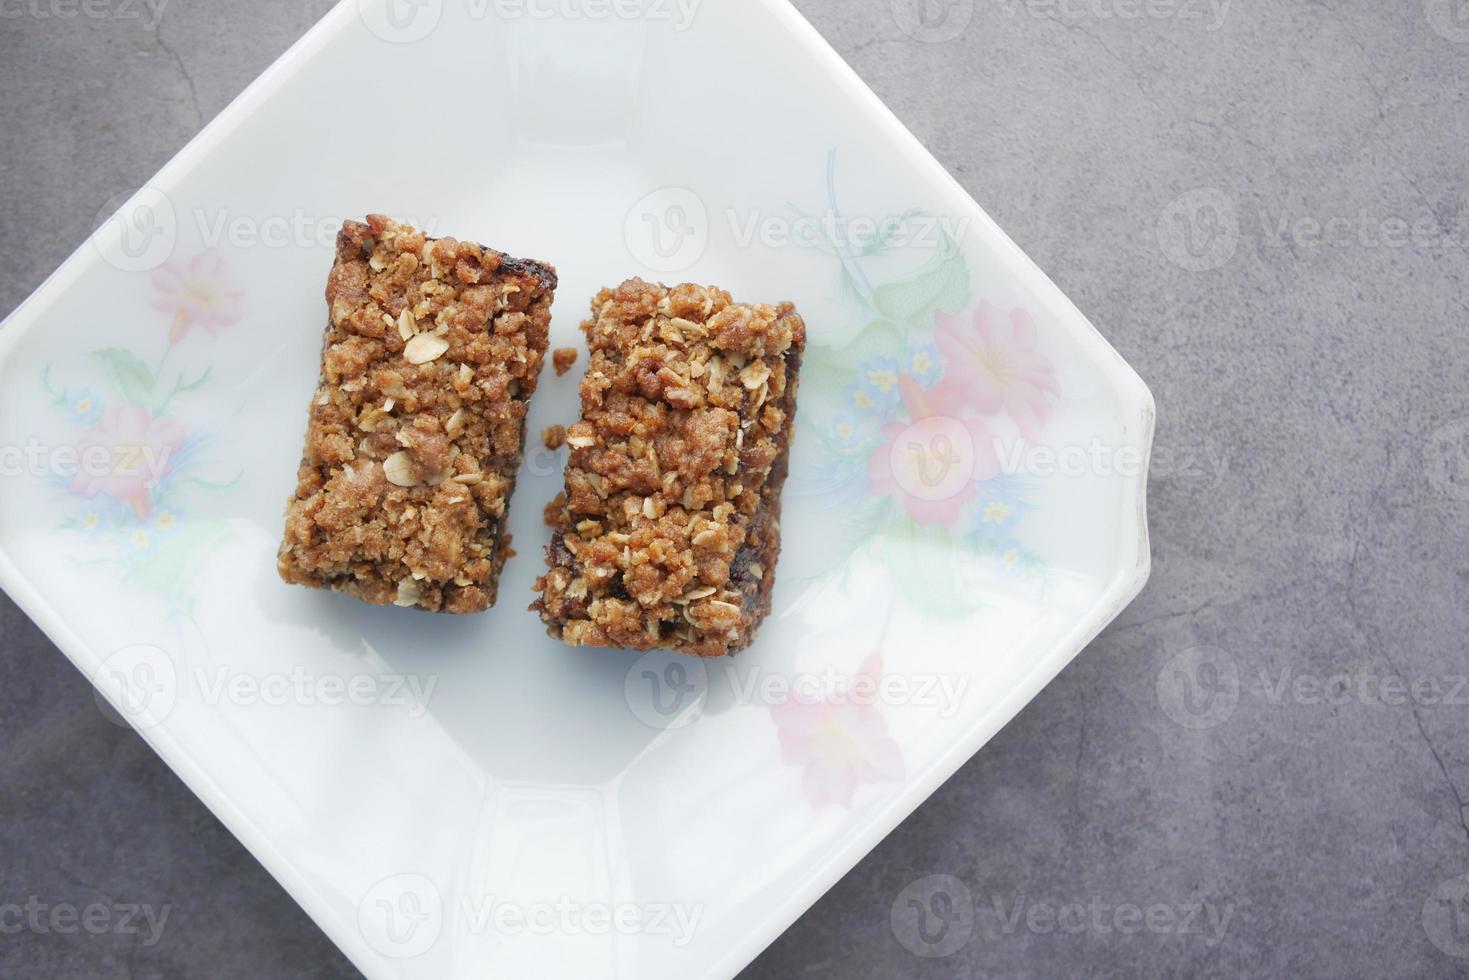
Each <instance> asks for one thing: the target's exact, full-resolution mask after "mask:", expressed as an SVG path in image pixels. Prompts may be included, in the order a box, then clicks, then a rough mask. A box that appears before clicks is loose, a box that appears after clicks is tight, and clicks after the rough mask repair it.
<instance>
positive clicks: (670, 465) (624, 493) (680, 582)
mask: <svg viewBox="0 0 1469 980" xmlns="http://www.w3.org/2000/svg"><path fill="white" fill-rule="evenodd" d="M582 329H583V331H585V332H586V334H587V339H588V344H589V347H590V350H591V360H590V363H589V365H588V367H587V374H586V377H585V379H584V380H583V381H582V384H581V396H582V418H581V420H580V421H578V422H577V423H576V424H574V425H572V426H571V427H570V428H569V429H568V430H567V435H566V441H567V444H568V445H569V446H570V447H571V454H570V458H569V461H568V464H567V467H566V489H565V491H564V492H563V493H562V494H561V495H560V496H558V497H557V499H556V500H555V501H553V502H552V504H551V505H550V506H549V507H548V508H547V510H546V520H547V523H548V524H550V525H551V527H552V528H553V531H552V539H551V543H550V545H549V546H548V547H547V549H546V560H547V564H548V566H549V568H548V571H547V572H546V574H545V575H543V576H541V578H539V579H538V580H537V581H536V590H537V592H539V593H540V598H539V599H538V600H537V601H536V602H535V603H534V604H533V605H532V606H531V608H532V609H534V610H536V611H538V612H539V613H540V614H541V619H542V620H543V621H544V622H545V623H546V625H547V627H548V630H549V632H550V633H551V635H552V636H555V637H558V638H560V639H562V640H563V641H565V642H567V643H569V644H572V645H577V646H580V645H588V646H609V647H623V648H630V649H637V650H648V649H653V648H655V647H661V648H666V649H671V650H677V651H680V652H683V653H689V654H694V655H696V656H701V657H719V656H724V655H726V654H730V653H734V652H737V651H739V650H741V649H743V648H745V647H746V646H748V645H749V644H750V642H751V641H752V640H753V639H754V635H755V630H756V629H757V627H758V626H759V625H760V623H761V621H762V620H763V619H764V618H765V616H766V615H767V614H768V613H769V611H770V601H771V594H772V590H773V588H774V585H775V566H776V560H777V558H778V557H779V554H780V493H781V488H782V486H783V485H784V483H785V477H786V471H787V459H788V454H789V450H790V443H791V436H792V432H793V426H794V422H795V411H796V387H797V378H798V375H799V371H800V363H801V354H802V351H803V350H804V348H805V324H804V323H803V322H802V320H801V318H800V316H799V315H797V313H796V311H795V308H794V307H793V306H792V305H791V304H790V303H782V304H780V305H779V306H768V305H764V304H759V305H743V304H736V303H735V302H733V300H732V299H731V298H730V295H729V293H727V292H725V291H724V290H722V289H719V288H717V287H712V286H711V287H703V286H697V285H693V284H684V285H679V286H674V287H673V288H672V289H669V288H667V287H665V286H661V285H654V284H651V283H647V282H643V281H642V280H641V279H631V280H629V281H627V282H624V283H623V284H622V285H621V286H618V287H617V288H616V289H605V290H603V291H602V292H601V293H599V294H598V295H597V297H596V298H595V299H594V300H593V301H592V318H591V319H589V320H587V321H586V322H585V323H584V324H582Z"/></svg>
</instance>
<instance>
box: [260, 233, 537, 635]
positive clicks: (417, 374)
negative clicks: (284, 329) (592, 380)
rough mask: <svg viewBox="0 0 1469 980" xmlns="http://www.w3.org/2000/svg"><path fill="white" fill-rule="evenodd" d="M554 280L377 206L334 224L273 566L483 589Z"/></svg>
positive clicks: (416, 598)
mask: <svg viewBox="0 0 1469 980" xmlns="http://www.w3.org/2000/svg"><path fill="white" fill-rule="evenodd" d="M555 289H556V271H555V270H554V269H553V268H552V267H550V266H549V265H544V264H542V263H539V262H531V261H527V260H524V259H516V258H511V257H510V256H507V255H503V254H501V253H500V252H497V251H495V250H494V249H491V248H486V247H484V246H481V245H474V244H471V243H469V242H460V241H456V240H455V239H453V238H439V239H430V238H426V237H425V236H424V235H423V233H422V232H419V231H416V230H414V229H412V228H409V227H407V226H405V225H400V224H398V223H396V222H394V221H391V220H389V219H387V218H384V217H382V216H380V215H371V216H369V217H368V219H367V223H366V224H362V223H360V222H356V221H348V222H346V223H345V224H343V226H342V230H341V232H340V233H339V234H338V235H337V256H336V263H335V264H334V265H333V266H332V271H331V275H330V277H329V278H328V280H327V288H326V299H327V306H328V308H329V310H330V322H329V324H328V326H327V330H326V346H325V350H324V351H323V353H322V358H321V381H320V385H319V387H318V388H317V390H316V394H315V397H314V398H313V400H312V404H311V419H310V425H309V427H308V428H307V432H306V450H305V454H304V457H303V459H302V461H301V468H300V473H299V476H298V483H297V486H296V492H295V496H294V497H293V498H292V499H291V502H290V504H289V505H288V507H287V511H286V531H285V541H284V543H283V544H282V546H281V550H280V556H279V569H280V574H281V577H282V578H283V579H285V580H286V581H287V582H291V583H294V584H298V585H307V586H313V587H317V588H329V589H336V590H338V591H341V592H347V593H350V594H352V595H355V596H357V597H358V598H360V599H362V600H363V601H365V602H369V603H372V604H374V605H387V604H389V603H391V604H394V605H398V606H415V607H418V608H420V609H427V610H431V611H435V612H450V613H474V612H482V611H484V610H485V609H488V608H489V607H490V606H491V605H493V604H494V602H495V595H496V590H497V586H498V583H499V578H500V569H501V566H502V565H503V564H504V562H505V559H506V557H508V556H509V554H510V553H511V550H510V535H509V534H508V533H506V531H505V522H506V510H507V505H508V503H509V500H510V494H511V492H512V491H513V489H514V487H515V475H516V471H517V470H518V469H519V466H520V461H521V457H522V454H523V452H524V444H525V416H526V404H527V402H528V401H529V400H530V396H531V394H532V393H533V392H534V391H535V389H536V383H537V380H538V378H539V376H540V370H541V363H542V361H543V359H544V358H545V354H546V347H547V342H548V328H549V325H550V318H551V301H552V297H553V294H554V292H555Z"/></svg>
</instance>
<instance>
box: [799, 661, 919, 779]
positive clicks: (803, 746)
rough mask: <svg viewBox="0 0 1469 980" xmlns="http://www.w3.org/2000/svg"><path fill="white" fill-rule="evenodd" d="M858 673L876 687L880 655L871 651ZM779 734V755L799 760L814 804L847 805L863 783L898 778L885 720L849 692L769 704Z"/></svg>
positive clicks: (902, 771)
mask: <svg viewBox="0 0 1469 980" xmlns="http://www.w3.org/2000/svg"><path fill="white" fill-rule="evenodd" d="M857 676H858V677H861V678H863V679H865V680H866V681H868V682H870V687H871V688H872V689H873V690H875V689H876V687H877V682H878V681H879V680H880V679H881V677H882V657H881V656H880V655H878V654H873V655H872V656H870V657H868V658H867V659H866V660H865V661H864V662H863V664H862V667H861V668H860V669H859V671H858V675H857ZM770 710H771V714H772V716H773V717H774V719H775V724H776V729H777V732H778V737H779V740H780V751H781V759H782V761H783V762H785V763H786V765H790V766H800V767H801V768H802V770H803V771H802V773H801V787H802V790H803V791H804V792H805V794H806V798H807V799H808V800H810V801H811V803H813V804H814V805H816V806H823V805H826V804H829V803H837V804H841V805H842V806H851V804H852V798H853V796H854V795H855V794H856V792H857V787H859V786H861V785H862V784H864V783H876V782H893V781H898V780H902V779H903V778H904V777H905V776H906V775H907V771H906V768H905V767H904V765H903V754H902V751H901V750H900V749H899V748H898V743H897V742H895V741H894V740H893V739H892V738H891V737H890V736H889V735H888V733H887V723H886V722H885V721H884V720H883V717H882V712H881V711H880V710H879V709H878V707H877V706H876V705H874V704H870V703H865V704H863V703H855V701H854V699H853V698H852V697H849V696H848V697H840V698H823V699H821V700H808V701H803V700H798V699H796V698H789V699H787V700H786V701H783V702H781V703H779V704H775V705H772V706H771V709H770Z"/></svg>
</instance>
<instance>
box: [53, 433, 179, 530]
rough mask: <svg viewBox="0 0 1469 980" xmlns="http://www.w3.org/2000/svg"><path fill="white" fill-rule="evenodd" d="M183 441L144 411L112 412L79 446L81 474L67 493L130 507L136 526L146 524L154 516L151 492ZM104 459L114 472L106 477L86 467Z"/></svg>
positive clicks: (166, 470)
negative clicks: (101, 497) (104, 498)
mask: <svg viewBox="0 0 1469 980" xmlns="http://www.w3.org/2000/svg"><path fill="white" fill-rule="evenodd" d="M184 435H185V433H184V429H183V427H182V426H181V425H179V424H178V423H177V422H175V421H173V420H172V419H166V418H154V417H153V415H152V413H150V412H149V411H148V410H147V409H146V408H144V407H143V406H141V405H132V404H128V405H118V406H115V407H113V408H110V409H108V410H107V411H106V412H104V413H103V414H102V417H101V418H100V419H99V420H98V421H97V425H96V427H95V428H93V429H91V430H90V431H88V432H85V433H83V434H82V436H81V438H80V440H79V441H78V443H77V455H78V458H79V459H80V460H81V461H82V468H81V469H80V470H79V472H78V474H77V476H76V478H75V479H73V480H72V482H71V486H70V487H69V488H68V489H69V490H70V491H71V492H72V493H77V494H82V495H85V496H88V497H95V496H97V495H98V494H99V493H101V494H106V495H107V496H109V497H111V498H112V499H113V500H117V501H120V502H122V503H125V504H127V505H128V506H129V507H131V508H132V510H133V513H134V515H136V516H137V518H138V520H140V521H144V520H147V519H148V516H149V515H150V514H151V513H152V511H153V497H152V489H153V487H154V485H156V484H157V482H158V481H159V480H161V479H162V478H163V477H165V476H167V475H168V473H169V471H170V470H172V468H173V454H174V453H175V452H176V451H177V450H178V448H179V447H180V446H182V445H183V442H184ZM104 454H105V458H106V459H107V460H109V461H110V467H111V468H110V471H109V472H106V473H102V472H99V471H98V470H97V469H96V468H94V465H93V464H92V463H89V462H88V461H89V460H97V459H100V458H103V456H104Z"/></svg>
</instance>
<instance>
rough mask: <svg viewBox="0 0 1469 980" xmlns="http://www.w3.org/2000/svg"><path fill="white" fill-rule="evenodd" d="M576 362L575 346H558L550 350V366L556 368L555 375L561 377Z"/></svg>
mask: <svg viewBox="0 0 1469 980" xmlns="http://www.w3.org/2000/svg"><path fill="white" fill-rule="evenodd" d="M575 363H576V348H575V347H558V348H556V349H555V350H554V351H552V352H551V366H552V367H554V368H555V369H556V377H558V378H559V377H561V376H562V375H563V374H565V373H566V372H567V371H570V370H571V366H572V365H573V364H575Z"/></svg>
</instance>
